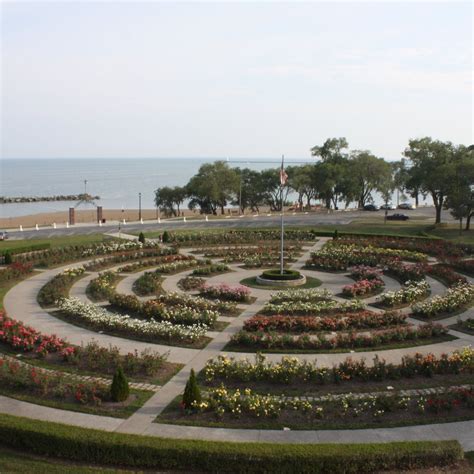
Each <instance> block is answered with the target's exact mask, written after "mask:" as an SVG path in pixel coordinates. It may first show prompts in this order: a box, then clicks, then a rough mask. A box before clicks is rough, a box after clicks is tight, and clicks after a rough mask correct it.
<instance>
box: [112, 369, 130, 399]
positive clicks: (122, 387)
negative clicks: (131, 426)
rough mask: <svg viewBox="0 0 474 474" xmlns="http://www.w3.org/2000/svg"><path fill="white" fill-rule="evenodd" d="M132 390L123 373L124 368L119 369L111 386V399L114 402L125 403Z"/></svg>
mask: <svg viewBox="0 0 474 474" xmlns="http://www.w3.org/2000/svg"><path fill="white" fill-rule="evenodd" d="M129 393H130V388H129V386H128V381H127V379H126V377H125V375H124V373H123V370H122V367H119V368H118V369H117V370H116V371H115V374H114V378H113V380H112V385H111V386H110V398H111V399H112V401H114V402H123V401H125V400H126V399H127V398H128V395H129Z"/></svg>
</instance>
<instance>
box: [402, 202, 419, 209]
mask: <svg viewBox="0 0 474 474" xmlns="http://www.w3.org/2000/svg"><path fill="white" fill-rule="evenodd" d="M398 209H404V210H406V211H411V210H413V209H416V207H415V206H414V205H413V204H410V203H409V202H402V203H400V204H399V205H398Z"/></svg>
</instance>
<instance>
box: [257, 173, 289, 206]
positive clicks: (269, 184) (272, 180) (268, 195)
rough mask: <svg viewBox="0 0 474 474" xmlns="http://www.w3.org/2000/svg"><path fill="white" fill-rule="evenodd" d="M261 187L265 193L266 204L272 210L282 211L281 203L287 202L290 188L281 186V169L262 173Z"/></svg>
mask: <svg viewBox="0 0 474 474" xmlns="http://www.w3.org/2000/svg"><path fill="white" fill-rule="evenodd" d="M260 186H261V189H262V190H263V193H264V202H265V204H267V205H268V206H270V210H271V211H281V203H282V202H285V201H286V198H287V197H288V192H289V187H288V186H284V187H283V188H282V187H281V186H280V168H271V169H266V170H263V171H261V172H260Z"/></svg>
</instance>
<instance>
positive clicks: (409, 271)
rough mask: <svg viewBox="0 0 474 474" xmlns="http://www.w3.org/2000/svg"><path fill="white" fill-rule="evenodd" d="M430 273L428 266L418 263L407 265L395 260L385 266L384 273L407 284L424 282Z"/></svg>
mask: <svg viewBox="0 0 474 474" xmlns="http://www.w3.org/2000/svg"><path fill="white" fill-rule="evenodd" d="M427 271H428V265H426V264H423V263H417V264H415V265H411V264H406V263H403V262H401V261H400V260H397V259H393V260H390V261H389V262H387V263H386V264H385V268H384V273H387V274H388V275H390V276H392V277H395V278H396V279H398V281H400V282H402V283H405V282H406V281H420V280H424V278H425V275H426V273H427Z"/></svg>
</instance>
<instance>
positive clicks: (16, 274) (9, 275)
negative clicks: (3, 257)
mask: <svg viewBox="0 0 474 474" xmlns="http://www.w3.org/2000/svg"><path fill="white" fill-rule="evenodd" d="M32 271H33V266H32V265H31V264H30V263H27V264H25V263H21V262H13V263H11V264H10V265H8V266H7V267H5V268H3V269H2V270H0V283H4V282H7V281H12V280H16V279H18V278H22V277H24V276H26V275H29V274H30V273H31V272H32Z"/></svg>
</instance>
